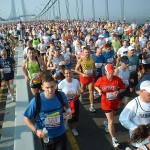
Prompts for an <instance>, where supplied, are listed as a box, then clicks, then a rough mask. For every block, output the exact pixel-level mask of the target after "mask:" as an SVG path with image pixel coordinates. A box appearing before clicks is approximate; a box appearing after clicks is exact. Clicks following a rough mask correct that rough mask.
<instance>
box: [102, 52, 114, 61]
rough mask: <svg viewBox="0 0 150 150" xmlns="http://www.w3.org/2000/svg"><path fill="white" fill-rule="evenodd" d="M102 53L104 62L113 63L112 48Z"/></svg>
mask: <svg viewBox="0 0 150 150" xmlns="http://www.w3.org/2000/svg"><path fill="white" fill-rule="evenodd" d="M102 55H103V56H104V58H105V62H106V63H108V64H114V50H111V51H110V52H103V53H102Z"/></svg>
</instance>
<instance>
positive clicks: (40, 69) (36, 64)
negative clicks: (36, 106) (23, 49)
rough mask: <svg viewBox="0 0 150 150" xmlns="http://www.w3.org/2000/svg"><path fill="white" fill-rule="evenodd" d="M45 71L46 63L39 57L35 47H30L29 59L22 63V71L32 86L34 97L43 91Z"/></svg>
mask: <svg viewBox="0 0 150 150" xmlns="http://www.w3.org/2000/svg"><path fill="white" fill-rule="evenodd" d="M45 69H46V66H45V64H44V62H43V61H42V60H41V59H40V58H39V57H37V54H36V50H35V49H34V48H33V47H29V48H28V51H27V59H25V60H23V63H22V71H23V75H24V77H25V80H26V82H27V83H29V85H30V89H31V92H32V94H33V95H35V94H36V93H37V92H40V91H41V81H42V76H43V73H44V71H45ZM26 71H27V72H28V74H27V72H26Z"/></svg>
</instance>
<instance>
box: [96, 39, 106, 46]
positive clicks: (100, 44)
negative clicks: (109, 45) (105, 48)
mask: <svg viewBox="0 0 150 150" xmlns="http://www.w3.org/2000/svg"><path fill="white" fill-rule="evenodd" d="M103 44H105V40H104V39H102V40H100V39H98V40H97V41H96V42H95V46H96V47H101V46H102V45H103Z"/></svg>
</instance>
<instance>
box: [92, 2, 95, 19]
mask: <svg viewBox="0 0 150 150" xmlns="http://www.w3.org/2000/svg"><path fill="white" fill-rule="evenodd" d="M92 10H93V19H94V20H95V5H94V0H92Z"/></svg>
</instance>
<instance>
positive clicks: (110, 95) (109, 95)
mask: <svg viewBox="0 0 150 150" xmlns="http://www.w3.org/2000/svg"><path fill="white" fill-rule="evenodd" d="M106 98H107V99H108V100H115V99H116V95H114V94H113V92H108V93H106Z"/></svg>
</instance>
